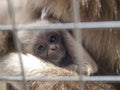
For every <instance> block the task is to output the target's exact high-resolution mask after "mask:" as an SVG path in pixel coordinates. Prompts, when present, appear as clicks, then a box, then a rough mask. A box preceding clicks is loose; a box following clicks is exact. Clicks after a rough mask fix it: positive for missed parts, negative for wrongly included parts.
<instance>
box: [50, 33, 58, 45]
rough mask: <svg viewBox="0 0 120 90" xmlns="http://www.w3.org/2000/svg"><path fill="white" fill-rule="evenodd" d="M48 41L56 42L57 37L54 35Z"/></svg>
mask: <svg viewBox="0 0 120 90" xmlns="http://www.w3.org/2000/svg"><path fill="white" fill-rule="evenodd" d="M49 41H50V42H51V43H54V42H57V41H58V36H57V35H56V34H55V35H52V36H50V38H49Z"/></svg>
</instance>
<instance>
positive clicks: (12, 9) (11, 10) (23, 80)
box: [7, 0, 28, 90]
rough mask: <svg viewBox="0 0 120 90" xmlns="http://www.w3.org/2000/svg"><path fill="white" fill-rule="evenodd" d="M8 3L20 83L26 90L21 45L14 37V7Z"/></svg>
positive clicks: (9, 0) (8, 0)
mask: <svg viewBox="0 0 120 90" xmlns="http://www.w3.org/2000/svg"><path fill="white" fill-rule="evenodd" d="M7 2H8V9H9V13H10V17H11V23H12V29H13V30H12V31H13V37H14V43H15V46H16V47H17V49H18V56H19V59H20V66H21V75H22V82H23V89H24V90H28V88H27V81H26V79H25V72H24V67H23V62H22V57H21V53H20V52H21V50H22V49H21V45H20V43H19V41H18V38H17V36H16V30H17V29H16V21H15V11H14V7H13V4H12V1H11V0H7Z"/></svg>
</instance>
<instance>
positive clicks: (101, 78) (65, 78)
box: [0, 76, 120, 82]
mask: <svg viewBox="0 0 120 90" xmlns="http://www.w3.org/2000/svg"><path fill="white" fill-rule="evenodd" d="M0 80H1V81H22V77H0ZM29 80H41V81H80V80H81V79H80V78H79V76H71V77H69V76H59V77H58V76H57V77H26V81H29ZM82 80H83V81H93V82H94V81H97V82H99V81H104V82H108V81H109V82H120V76H88V77H87V76H82Z"/></svg>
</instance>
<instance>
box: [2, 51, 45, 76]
mask: <svg viewBox="0 0 120 90" xmlns="http://www.w3.org/2000/svg"><path fill="white" fill-rule="evenodd" d="M21 56H22V62H23V66H24V71H25V75H29V73H30V72H32V71H35V70H40V71H42V70H45V68H46V65H47V64H45V63H43V61H42V60H41V59H38V58H36V57H35V56H33V55H31V54H27V55H24V54H22V53H21ZM20 75H21V66H20V60H19V56H18V53H12V54H9V55H7V56H4V57H2V58H0V76H20Z"/></svg>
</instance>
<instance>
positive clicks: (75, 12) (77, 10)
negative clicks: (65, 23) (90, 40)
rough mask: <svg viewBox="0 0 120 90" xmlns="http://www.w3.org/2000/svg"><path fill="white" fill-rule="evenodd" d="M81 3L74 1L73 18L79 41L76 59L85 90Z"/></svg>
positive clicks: (81, 89)
mask: <svg viewBox="0 0 120 90" xmlns="http://www.w3.org/2000/svg"><path fill="white" fill-rule="evenodd" d="M79 4H80V2H79V0H72V6H73V18H74V27H75V28H74V36H75V38H76V40H77V42H76V44H77V45H76V46H77V47H76V52H77V55H76V56H77V57H76V61H78V65H79V72H80V73H79V74H80V77H79V78H80V90H84V81H83V77H82V76H83V72H82V68H81V67H82V66H83V65H82V64H83V63H82V60H83V55H82V53H83V52H82V47H81V46H80V45H81V44H80V43H81V38H82V37H81V31H79V29H78V23H79V22H80V8H79V7H80V6H79Z"/></svg>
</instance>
